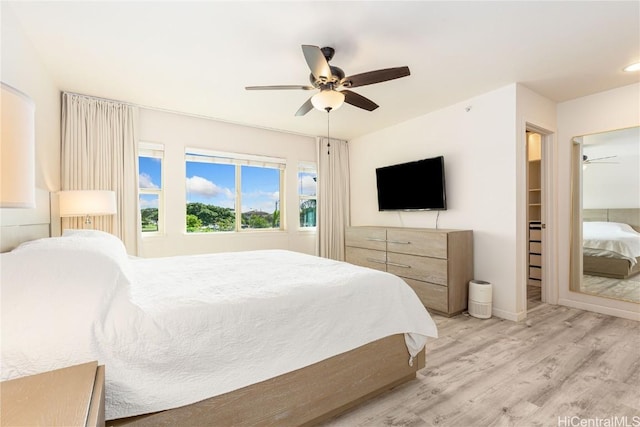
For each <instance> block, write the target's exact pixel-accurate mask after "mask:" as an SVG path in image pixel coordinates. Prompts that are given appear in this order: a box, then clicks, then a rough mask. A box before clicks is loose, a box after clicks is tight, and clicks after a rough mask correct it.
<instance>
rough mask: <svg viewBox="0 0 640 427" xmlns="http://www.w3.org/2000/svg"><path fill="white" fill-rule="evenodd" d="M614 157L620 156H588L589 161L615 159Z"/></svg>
mask: <svg viewBox="0 0 640 427" xmlns="http://www.w3.org/2000/svg"><path fill="white" fill-rule="evenodd" d="M614 157H618V156H606V157H596V158H595V159H589V158H587V161H588V162H595V161H596V160H604V159H613V158H614Z"/></svg>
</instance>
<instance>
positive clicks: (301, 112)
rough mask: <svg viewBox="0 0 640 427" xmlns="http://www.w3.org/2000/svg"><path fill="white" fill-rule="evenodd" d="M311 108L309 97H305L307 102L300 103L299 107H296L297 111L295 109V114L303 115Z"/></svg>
mask: <svg viewBox="0 0 640 427" xmlns="http://www.w3.org/2000/svg"><path fill="white" fill-rule="evenodd" d="M312 109H313V104H312V103H311V98H309V99H307V102H305V103H304V104H302V106H301V107H300V108H298V111H296V116H304V115H305V114H307V113H308V112H309V111H311V110H312Z"/></svg>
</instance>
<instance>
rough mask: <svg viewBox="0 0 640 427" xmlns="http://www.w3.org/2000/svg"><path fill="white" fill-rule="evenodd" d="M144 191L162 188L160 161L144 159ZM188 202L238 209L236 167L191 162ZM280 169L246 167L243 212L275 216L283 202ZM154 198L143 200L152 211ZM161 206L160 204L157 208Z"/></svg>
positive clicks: (145, 196) (188, 166)
mask: <svg viewBox="0 0 640 427" xmlns="http://www.w3.org/2000/svg"><path fill="white" fill-rule="evenodd" d="M139 167H140V187H141V188H160V187H161V184H162V183H161V170H160V161H159V160H158V159H153V158H149V157H140V162H139ZM186 168H187V174H186V175H187V176H186V187H187V188H186V190H187V202H188V203H190V202H201V203H206V204H211V205H216V206H223V207H228V208H233V207H234V206H235V192H236V188H235V166H234V165H228V164H216V163H200V162H187V163H186ZM279 187H280V176H279V170H278V169H272V168H262V167H254V166H242V212H247V211H250V210H260V211H264V212H273V211H274V210H275V206H276V201H277V200H278V199H279V190H280V189H279ZM154 201H157V200H156V199H155V198H153V197H149V196H147V195H142V196H141V204H142V207H152V206H153V204H154ZM156 206H157V204H156Z"/></svg>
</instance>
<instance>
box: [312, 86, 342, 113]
mask: <svg viewBox="0 0 640 427" xmlns="http://www.w3.org/2000/svg"><path fill="white" fill-rule="evenodd" d="M311 103H312V104H313V106H314V107H315V108H316V109H318V110H320V111H327V108H328V109H329V110H331V111H333V110H337V109H338V108H340V107H341V106H342V104H343V103H344V93H342V92H338V91H337V90H323V91H321V92H320V93H317V94H315V95H313V97H312V98H311Z"/></svg>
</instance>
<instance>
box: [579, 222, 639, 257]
mask: <svg viewBox="0 0 640 427" xmlns="http://www.w3.org/2000/svg"><path fill="white" fill-rule="evenodd" d="M582 225H583V227H582V239H583V245H582V246H583V253H584V254H585V255H590V256H603V257H608V258H622V259H626V260H628V261H629V262H630V263H631V267H633V266H634V265H636V263H637V260H636V257H640V233H638V232H636V231H635V230H634V229H633V228H631V226H629V225H628V224H621V223H617V222H597V221H594V222H584V223H583V224H582Z"/></svg>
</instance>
